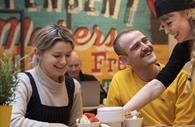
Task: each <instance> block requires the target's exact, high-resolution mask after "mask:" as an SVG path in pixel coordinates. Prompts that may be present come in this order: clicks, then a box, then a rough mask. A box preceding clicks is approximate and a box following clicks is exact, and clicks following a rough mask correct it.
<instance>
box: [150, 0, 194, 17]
mask: <svg viewBox="0 0 195 127" xmlns="http://www.w3.org/2000/svg"><path fill="white" fill-rule="evenodd" d="M154 6H155V11H156V14H157V17H161V16H162V15H164V14H168V13H170V12H174V11H180V10H185V9H188V8H194V7H195V1H194V0H155V2H154Z"/></svg>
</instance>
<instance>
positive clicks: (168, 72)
mask: <svg viewBox="0 0 195 127" xmlns="http://www.w3.org/2000/svg"><path fill="white" fill-rule="evenodd" d="M155 10H156V14H157V16H158V17H159V19H160V22H161V25H162V27H163V28H164V29H165V32H166V33H167V34H170V35H173V36H174V38H175V39H176V40H177V41H178V43H177V44H176V46H175V47H174V49H173V52H172V54H171V57H170V59H169V61H168V63H167V64H166V66H165V67H164V68H163V69H162V71H160V73H159V74H158V75H157V76H156V78H155V79H153V80H151V81H150V82H148V83H147V84H146V85H145V86H144V87H143V88H142V89H141V90H140V91H139V92H138V93H137V94H136V95H135V96H134V97H133V98H132V99H131V100H130V101H129V102H128V103H127V104H126V105H125V106H124V110H136V109H140V108H142V107H143V106H144V105H146V104H148V103H150V102H151V101H152V100H154V99H156V98H157V97H159V96H160V95H161V94H162V93H163V92H164V90H165V89H166V88H167V87H169V85H170V84H171V83H172V82H173V80H174V79H175V78H176V76H177V75H178V73H179V72H180V70H181V69H182V68H183V66H184V65H185V63H187V62H188V61H190V59H191V65H192V66H191V69H190V70H191V74H190V76H189V78H188V80H187V82H186V85H185V91H188V90H189V89H192V88H191V87H190V86H191V80H192V77H193V72H194V68H195V44H194V42H195V39H194V38H195V33H194V32H195V30H194V29H195V27H194V23H195V12H194V11H195V1H193V0H155ZM193 45H194V46H193ZM191 52H192V56H191Z"/></svg>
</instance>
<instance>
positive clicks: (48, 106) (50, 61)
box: [11, 25, 82, 127]
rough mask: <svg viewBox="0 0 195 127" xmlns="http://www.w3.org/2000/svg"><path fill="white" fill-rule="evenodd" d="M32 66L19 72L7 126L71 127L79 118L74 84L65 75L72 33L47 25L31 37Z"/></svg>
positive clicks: (78, 98) (78, 94)
mask: <svg viewBox="0 0 195 127" xmlns="http://www.w3.org/2000/svg"><path fill="white" fill-rule="evenodd" d="M34 48H35V50H34V57H33V60H35V61H36V62H33V63H34V67H33V68H32V69H31V70H28V71H26V72H25V73H20V74H19V75H18V77H19V83H18V87H17V89H16V91H15V95H16V96H15V100H14V101H13V103H12V105H13V110H12V117H11V127H67V126H70V127H74V126H76V119H77V118H79V117H81V116H82V99H81V90H80V84H79V82H78V81H76V80H73V79H72V78H70V77H68V76H64V75H65V71H66V64H67V60H68V59H69V57H70V54H71V52H72V50H73V48H74V45H73V35H72V33H71V32H70V31H69V30H68V29H67V28H65V27H63V26H58V25H47V26H45V27H43V28H42V29H41V30H40V31H39V32H38V33H37V35H36V36H35V46H34Z"/></svg>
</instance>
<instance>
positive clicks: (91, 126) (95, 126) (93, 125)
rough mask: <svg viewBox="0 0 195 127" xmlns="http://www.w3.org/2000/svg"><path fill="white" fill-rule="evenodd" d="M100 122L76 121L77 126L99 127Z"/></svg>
mask: <svg viewBox="0 0 195 127" xmlns="http://www.w3.org/2000/svg"><path fill="white" fill-rule="evenodd" d="M99 126H100V122H93V123H77V127H99Z"/></svg>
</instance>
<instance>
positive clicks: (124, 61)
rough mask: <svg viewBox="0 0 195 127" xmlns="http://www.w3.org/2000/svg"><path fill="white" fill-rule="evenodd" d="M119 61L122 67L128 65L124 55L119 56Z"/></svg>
mask: <svg viewBox="0 0 195 127" xmlns="http://www.w3.org/2000/svg"><path fill="white" fill-rule="evenodd" d="M119 59H120V61H121V62H122V64H124V65H127V64H128V60H127V56H126V55H120V56H119Z"/></svg>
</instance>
